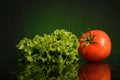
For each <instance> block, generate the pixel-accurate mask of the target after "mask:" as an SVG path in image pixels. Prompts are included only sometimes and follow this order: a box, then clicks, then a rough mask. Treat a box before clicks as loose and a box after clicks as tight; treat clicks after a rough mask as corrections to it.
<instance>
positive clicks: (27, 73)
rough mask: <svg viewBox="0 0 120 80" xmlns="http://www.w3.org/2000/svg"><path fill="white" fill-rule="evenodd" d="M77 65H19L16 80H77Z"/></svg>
mask: <svg viewBox="0 0 120 80" xmlns="http://www.w3.org/2000/svg"><path fill="white" fill-rule="evenodd" d="M78 67H79V66H78V64H77V63H76V64H75V63H74V64H67V65H64V64H35V63H34V64H33V63H31V64H22V63H21V64H19V68H18V69H19V70H18V75H17V78H18V80H78V75H77V74H78Z"/></svg>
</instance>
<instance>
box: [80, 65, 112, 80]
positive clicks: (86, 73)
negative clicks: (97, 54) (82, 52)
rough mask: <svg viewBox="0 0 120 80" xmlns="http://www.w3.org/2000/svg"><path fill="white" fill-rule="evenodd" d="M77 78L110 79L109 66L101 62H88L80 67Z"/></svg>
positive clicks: (89, 79) (88, 79) (83, 79)
mask: <svg viewBox="0 0 120 80" xmlns="http://www.w3.org/2000/svg"><path fill="white" fill-rule="evenodd" d="M78 76H79V80H111V72H110V67H109V66H108V65H107V64H102V63H88V64H85V65H83V66H82V67H80V69H79V71H78Z"/></svg>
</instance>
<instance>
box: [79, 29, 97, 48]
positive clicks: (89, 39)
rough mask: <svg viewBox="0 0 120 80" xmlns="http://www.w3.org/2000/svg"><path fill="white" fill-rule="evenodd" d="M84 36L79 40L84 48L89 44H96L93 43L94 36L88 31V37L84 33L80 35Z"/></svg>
mask: <svg viewBox="0 0 120 80" xmlns="http://www.w3.org/2000/svg"><path fill="white" fill-rule="evenodd" d="M82 35H83V36H84V39H81V41H83V42H85V46H88V45H89V44H96V42H94V41H93V39H94V37H95V36H96V35H92V33H91V32H90V31H89V36H88V35H86V34H85V33H82Z"/></svg>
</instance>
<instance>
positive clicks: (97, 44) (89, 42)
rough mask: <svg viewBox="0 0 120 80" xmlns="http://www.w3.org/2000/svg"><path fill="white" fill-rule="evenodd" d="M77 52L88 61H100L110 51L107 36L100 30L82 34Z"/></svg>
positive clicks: (109, 42)
mask: <svg viewBox="0 0 120 80" xmlns="http://www.w3.org/2000/svg"><path fill="white" fill-rule="evenodd" d="M79 42H80V47H79V49H78V50H79V52H80V54H81V55H82V57H83V58H85V59H86V60H88V61H93V62H96V61H102V60H104V59H106V58H107V57H108V56H109V54H110V51H111V41H110V38H109V36H108V35H107V34H106V33H105V32H104V31H102V30H91V31H88V32H87V33H85V34H83V35H82V36H81V37H80V39H79Z"/></svg>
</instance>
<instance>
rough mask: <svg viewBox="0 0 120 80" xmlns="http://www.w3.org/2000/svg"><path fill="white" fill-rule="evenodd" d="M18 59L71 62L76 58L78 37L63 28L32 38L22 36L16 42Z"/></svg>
mask: <svg viewBox="0 0 120 80" xmlns="http://www.w3.org/2000/svg"><path fill="white" fill-rule="evenodd" d="M16 47H17V49H18V50H19V53H18V57H19V61H27V62H43V63H44V62H52V63H65V64H66V63H67V64H69V63H72V62H74V61H77V60H78V59H79V58H78V47H79V42H78V38H77V37H76V36H75V35H74V34H73V33H72V32H68V31H66V30H64V29H57V30H55V31H54V32H52V33H51V34H50V35H48V34H44V35H43V36H40V35H35V37H34V38H33V39H28V38H26V37H25V38H23V39H22V40H20V42H19V43H18V44H17V46H16Z"/></svg>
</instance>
